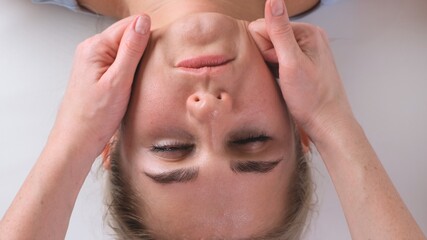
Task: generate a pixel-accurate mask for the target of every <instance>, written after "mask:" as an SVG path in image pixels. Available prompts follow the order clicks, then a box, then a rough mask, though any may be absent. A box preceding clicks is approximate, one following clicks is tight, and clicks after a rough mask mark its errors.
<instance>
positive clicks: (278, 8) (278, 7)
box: [270, 0, 285, 17]
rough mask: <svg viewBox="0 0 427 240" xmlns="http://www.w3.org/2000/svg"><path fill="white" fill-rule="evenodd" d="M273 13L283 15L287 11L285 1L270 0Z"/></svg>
mask: <svg viewBox="0 0 427 240" xmlns="http://www.w3.org/2000/svg"><path fill="white" fill-rule="evenodd" d="M270 7H271V14H272V15H273V16H276V17H278V16H282V15H283V14H284V13H285V3H284V2H283V0H271V1H270Z"/></svg>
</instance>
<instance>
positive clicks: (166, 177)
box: [145, 159, 281, 184]
mask: <svg viewBox="0 0 427 240" xmlns="http://www.w3.org/2000/svg"><path fill="white" fill-rule="evenodd" d="M280 162H281V159H280V160H276V161H244V162H235V163H233V164H231V166H230V168H231V170H232V171H233V172H234V173H263V174H265V173H268V172H271V171H272V170H273V169H274V168H275V167H276V166H277V165H278V164H279V163H280ZM145 175H146V176H147V177H149V178H151V179H152V180H153V181H154V182H156V183H160V184H171V183H186V182H190V181H194V180H196V178H197V176H198V175H199V168H198V167H189V168H180V169H177V170H173V171H168V172H162V173H158V174H152V173H147V172H145Z"/></svg>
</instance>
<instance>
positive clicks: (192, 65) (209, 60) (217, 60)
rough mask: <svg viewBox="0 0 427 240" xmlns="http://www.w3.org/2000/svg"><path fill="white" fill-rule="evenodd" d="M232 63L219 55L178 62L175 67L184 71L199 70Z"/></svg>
mask: <svg viewBox="0 0 427 240" xmlns="http://www.w3.org/2000/svg"><path fill="white" fill-rule="evenodd" d="M230 61H232V60H231V59H230V58H227V57H225V56H221V55H209V56H200V57H195V58H189V59H186V60H183V61H181V62H179V63H178V64H177V65H176V66H177V67H179V68H186V69H201V68H214V67H219V66H223V65H225V64H227V63H228V62H230Z"/></svg>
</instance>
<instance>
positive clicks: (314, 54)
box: [249, 0, 353, 143]
mask: <svg viewBox="0 0 427 240" xmlns="http://www.w3.org/2000/svg"><path fill="white" fill-rule="evenodd" d="M274 6H276V7H274ZM280 6H282V8H281V7H280ZM249 30H250V33H251V35H252V36H253V38H254V40H255V42H256V43H257V45H258V47H259V49H260V51H261V53H262V54H263V56H264V58H265V60H266V61H268V62H273V63H278V64H279V78H280V79H279V85H280V89H281V91H282V94H283V97H284V99H285V101H286V103H287V106H288V108H289V111H290V113H291V114H292V116H293V117H294V119H295V121H296V123H297V125H298V126H299V127H301V128H303V129H304V130H305V132H306V133H307V134H308V135H309V137H310V139H311V140H312V141H313V142H314V143H316V141H317V140H319V139H321V138H322V135H323V134H325V132H328V131H330V130H331V129H333V128H334V126H335V125H336V124H337V123H338V121H347V119H349V117H350V118H352V116H353V115H352V113H351V108H350V105H349V103H348V100H347V97H346V94H345V91H344V88H343V86H342V83H341V79H340V77H339V74H338V72H337V70H336V67H335V63H334V59H333V56H332V53H331V50H330V48H329V45H328V40H327V36H326V34H325V32H324V31H323V30H321V29H320V28H318V27H316V26H313V25H309V24H303V23H290V22H289V18H288V15H287V13H286V8H285V7H284V4H283V0H268V1H267V2H266V7H265V19H259V20H257V21H255V22H252V23H251V24H250V25H249Z"/></svg>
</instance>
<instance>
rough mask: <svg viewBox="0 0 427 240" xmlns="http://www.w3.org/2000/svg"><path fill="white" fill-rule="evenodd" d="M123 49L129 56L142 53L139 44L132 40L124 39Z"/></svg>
mask: <svg viewBox="0 0 427 240" xmlns="http://www.w3.org/2000/svg"><path fill="white" fill-rule="evenodd" d="M124 47H125V50H126V52H127V54H128V55H129V56H138V55H140V54H142V52H143V47H142V46H141V43H140V42H138V41H136V40H133V39H129V38H128V39H126V40H125V42H124Z"/></svg>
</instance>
